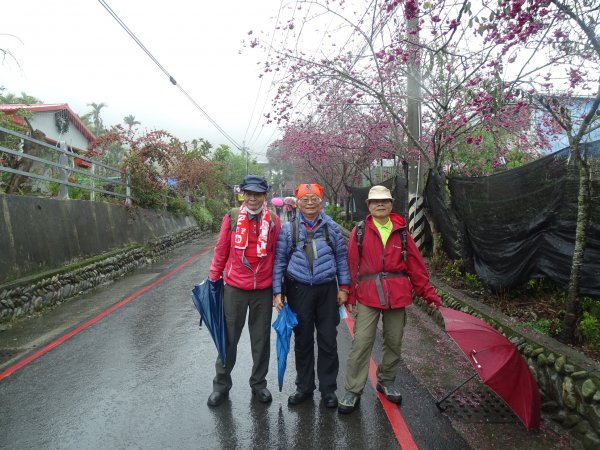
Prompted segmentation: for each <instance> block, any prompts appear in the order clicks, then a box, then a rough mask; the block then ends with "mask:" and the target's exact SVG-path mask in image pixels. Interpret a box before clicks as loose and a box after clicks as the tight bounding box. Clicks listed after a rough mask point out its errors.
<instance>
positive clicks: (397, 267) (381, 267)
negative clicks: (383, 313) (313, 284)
mask: <svg viewBox="0 0 600 450" xmlns="http://www.w3.org/2000/svg"><path fill="white" fill-rule="evenodd" d="M390 220H391V221H392V225H393V228H392V233H391V234H390V237H389V238H388V240H387V243H386V246H385V248H384V247H383V242H381V236H380V235H379V231H378V230H377V228H376V227H375V224H374V223H373V218H372V217H371V216H370V215H369V216H367V218H366V219H365V228H364V235H363V242H362V257H361V258H360V264H359V255H358V243H357V239H356V227H354V229H353V230H352V233H351V235H350V241H349V243H348V265H349V266H350V277H351V278H352V283H351V286H350V293H349V295H348V303H350V304H355V303H356V301H359V302H360V303H362V304H363V305H366V306H371V307H373V308H382V309H385V308H404V307H405V306H408V305H410V304H412V291H413V288H414V290H415V292H416V293H417V295H418V296H419V297H422V298H423V299H424V300H426V301H427V302H429V303H434V304H437V305H438V306H439V305H440V304H441V302H440V298H439V297H438V295H437V294H436V292H435V290H434V289H433V287H432V286H431V284H430V283H429V274H428V273H427V268H426V267H425V262H424V261H423V257H422V256H421V253H420V252H419V249H418V248H417V246H416V245H415V241H414V240H413V238H412V236H411V235H410V233H409V232H408V231H407V232H406V250H407V259H406V261H404V260H403V259H402V250H403V249H402V237H401V232H400V230H401V229H402V228H406V220H405V219H404V217H402V216H400V215H399V214H396V213H391V214H390ZM382 272H385V273H387V274H388V276H381V277H379V278H378V277H377V274H379V273H382ZM398 274H404V275H398ZM378 282H379V283H380V284H379V289H378Z"/></svg>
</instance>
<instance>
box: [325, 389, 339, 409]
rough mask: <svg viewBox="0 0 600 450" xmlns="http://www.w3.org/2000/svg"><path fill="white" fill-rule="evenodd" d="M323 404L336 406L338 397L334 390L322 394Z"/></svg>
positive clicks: (329, 406) (328, 406)
mask: <svg viewBox="0 0 600 450" xmlns="http://www.w3.org/2000/svg"><path fill="white" fill-rule="evenodd" d="M323 404H324V405H325V407H326V408H337V405H338V399H337V396H336V395H335V392H329V393H328V394H325V395H323Z"/></svg>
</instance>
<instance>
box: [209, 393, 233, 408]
mask: <svg viewBox="0 0 600 450" xmlns="http://www.w3.org/2000/svg"><path fill="white" fill-rule="evenodd" d="M227 397H229V392H219V391H215V392H213V393H212V394H210V397H208V401H207V402H206V404H207V405H208V406H219V405H220V404H221V403H223V402H224V401H225V399H226V398H227Z"/></svg>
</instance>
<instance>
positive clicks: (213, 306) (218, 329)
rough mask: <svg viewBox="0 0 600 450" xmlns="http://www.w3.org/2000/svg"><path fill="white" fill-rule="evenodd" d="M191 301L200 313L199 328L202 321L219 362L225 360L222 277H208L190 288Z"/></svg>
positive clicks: (222, 362)
mask: <svg viewBox="0 0 600 450" xmlns="http://www.w3.org/2000/svg"><path fill="white" fill-rule="evenodd" d="M192 302H193V303H194V306H195V307H196V309H197V310H198V313H200V328H202V322H204V325H206V328H208V331H209V333H210V335H211V337H212V339H213V341H214V343H215V346H216V347H217V352H218V353H219V359H220V360H221V364H223V367H225V363H226V362H227V327H226V326H225V314H224V312H223V279H222V278H220V279H219V280H218V281H210V280H209V279H208V278H207V279H206V280H204V281H203V282H202V283H200V284H198V285H196V286H194V288H193V289H192Z"/></svg>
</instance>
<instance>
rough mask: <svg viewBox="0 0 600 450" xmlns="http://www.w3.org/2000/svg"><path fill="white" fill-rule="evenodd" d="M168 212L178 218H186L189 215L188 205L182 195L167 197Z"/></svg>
mask: <svg viewBox="0 0 600 450" xmlns="http://www.w3.org/2000/svg"><path fill="white" fill-rule="evenodd" d="M167 211H170V212H172V213H174V214H176V215H178V216H185V215H187V214H188V213H189V208H188V204H187V202H186V201H185V199H184V198H183V197H181V196H180V195H177V194H175V195H169V197H167Z"/></svg>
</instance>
